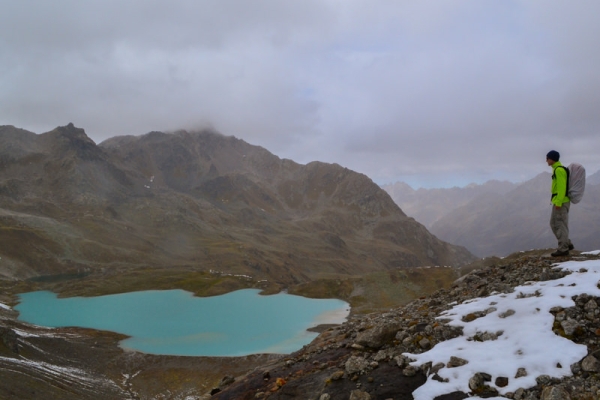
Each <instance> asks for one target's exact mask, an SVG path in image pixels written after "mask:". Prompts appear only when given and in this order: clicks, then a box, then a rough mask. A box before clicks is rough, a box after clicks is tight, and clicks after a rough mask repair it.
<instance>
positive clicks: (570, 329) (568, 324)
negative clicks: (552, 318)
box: [560, 318, 579, 336]
mask: <svg viewBox="0 0 600 400" xmlns="http://www.w3.org/2000/svg"><path fill="white" fill-rule="evenodd" d="M560 326H562V328H563V329H564V331H565V335H567V336H572V335H573V333H575V330H576V329H577V328H579V323H578V322H577V321H575V320H574V319H571V318H568V319H566V320H565V321H562V322H561V323H560Z"/></svg>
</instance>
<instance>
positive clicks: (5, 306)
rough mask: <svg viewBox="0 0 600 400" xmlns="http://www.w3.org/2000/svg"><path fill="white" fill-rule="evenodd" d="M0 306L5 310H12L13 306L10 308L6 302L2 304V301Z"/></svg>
mask: <svg viewBox="0 0 600 400" xmlns="http://www.w3.org/2000/svg"><path fill="white" fill-rule="evenodd" d="M0 308H4V309H5V310H12V308H10V307H9V306H7V305H6V304H2V303H0Z"/></svg>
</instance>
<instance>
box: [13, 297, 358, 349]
mask: <svg viewBox="0 0 600 400" xmlns="http://www.w3.org/2000/svg"><path fill="white" fill-rule="evenodd" d="M259 292H260V291H259V290H257V289H244V290H238V291H236V292H232V293H228V294H225V295H221V296H214V297H195V296H194V295H193V294H192V293H190V292H187V291H184V290H150V291H142V292H131V293H123V294H115V295H108V296H98V297H70V298H60V299H59V298H58V297H57V295H56V294H55V293H52V292H48V291H38V292H29V293H23V294H21V295H19V297H20V303H19V304H18V305H17V306H16V307H15V309H16V310H17V311H19V313H20V315H19V320H21V321H25V322H29V323H32V324H35V325H40V326H46V327H67V326H77V327H83V328H93V329H100V330H106V331H112V332H118V333H122V334H125V335H127V336H130V338H128V339H126V340H123V341H122V342H121V343H120V345H121V347H123V348H125V349H131V350H137V351H141V352H144V353H150V354H163V355H183V356H214V357H217V356H243V355H248V354H258V353H279V354H287V353H291V352H294V351H296V350H298V349H300V348H301V347H302V346H304V345H306V344H308V343H310V341H312V340H313V339H314V338H315V337H316V336H317V334H316V333H314V332H308V331H307V329H308V328H311V327H314V326H316V325H319V324H339V323H342V322H343V321H344V320H345V319H346V317H347V316H348V314H349V312H350V306H349V305H348V303H346V302H344V301H342V300H337V299H325V300H322V299H319V300H317V299H308V298H305V297H300V296H294V295H289V294H286V293H279V294H276V295H270V296H262V295H259Z"/></svg>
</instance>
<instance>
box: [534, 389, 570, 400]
mask: <svg viewBox="0 0 600 400" xmlns="http://www.w3.org/2000/svg"><path fill="white" fill-rule="evenodd" d="M540 400H571V396H570V395H569V392H567V391H566V390H565V389H563V388H561V387H558V386H547V387H545V388H544V390H542V395H541V397H540Z"/></svg>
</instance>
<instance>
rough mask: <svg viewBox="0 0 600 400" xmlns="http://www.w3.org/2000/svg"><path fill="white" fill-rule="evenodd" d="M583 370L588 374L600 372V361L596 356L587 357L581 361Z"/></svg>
mask: <svg viewBox="0 0 600 400" xmlns="http://www.w3.org/2000/svg"><path fill="white" fill-rule="evenodd" d="M581 369H583V370H584V371H586V372H600V361H598V359H597V358H596V357H594V356H587V357H585V358H584V359H583V361H581Z"/></svg>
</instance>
